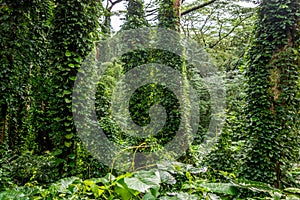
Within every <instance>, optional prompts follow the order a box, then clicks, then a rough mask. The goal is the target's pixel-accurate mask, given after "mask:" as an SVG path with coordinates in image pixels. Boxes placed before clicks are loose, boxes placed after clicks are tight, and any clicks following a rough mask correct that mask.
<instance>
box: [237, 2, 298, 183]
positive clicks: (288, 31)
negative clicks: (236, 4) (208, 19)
mask: <svg viewBox="0 0 300 200" xmlns="http://www.w3.org/2000/svg"><path fill="white" fill-rule="evenodd" d="M299 6H300V5H299V0H294V1H286V0H279V1H278V0H264V1H262V3H261V5H260V8H259V15H258V21H257V23H256V35H255V39H254V41H253V44H252V48H251V49H250V50H249V52H248V60H249V64H248V65H249V66H248V69H247V81H248V82H247V83H248V89H247V91H246V92H247V109H246V112H247V131H246V133H245V136H246V138H247V141H246V148H245V152H243V153H246V154H247V157H246V159H245V162H244V165H243V166H242V168H241V176H243V177H244V178H247V179H250V180H255V181H262V182H266V183H269V184H271V185H273V186H275V187H276V188H281V187H283V179H284V178H285V175H286V174H285V172H287V170H289V169H290V167H291V165H292V164H293V162H295V161H296V159H297V149H298V148H299V143H298V142H299V140H298V136H299V133H298V132H299V113H298V111H299V101H298V100H297V98H296V96H297V93H298V91H299V87H298V85H299V75H298V73H299V54H298V53H297V52H299V14H300V13H299Z"/></svg>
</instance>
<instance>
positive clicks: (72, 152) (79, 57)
mask: <svg viewBox="0 0 300 200" xmlns="http://www.w3.org/2000/svg"><path fill="white" fill-rule="evenodd" d="M54 3H55V9H54V10H53V15H54V17H53V21H52V26H53V28H52V32H51V49H52V53H51V54H52V59H53V60H52V63H51V77H50V79H51V80H50V82H51V88H49V90H50V91H49V95H50V97H49V102H47V103H46V104H47V105H46V106H47V109H48V114H49V117H50V118H51V124H50V126H51V132H50V138H51V141H52V142H53V144H55V146H54V148H55V149H56V151H57V156H58V162H59V163H60V165H59V166H60V167H59V169H60V174H61V175H63V174H64V173H66V172H68V173H69V174H72V173H75V170H76V158H77V156H78V155H77V153H76V147H77V146H76V145H75V141H78V139H77V138H76V130H75V126H74V122H73V119H72V110H71V106H72V89H73V84H74V80H75V78H76V74H77V72H78V69H79V68H80V64H81V62H82V61H83V59H84V58H85V56H86V55H87V54H88V53H89V51H90V49H91V47H92V45H93V41H94V40H95V39H97V35H96V34H95V31H96V29H97V26H98V24H97V17H98V14H97V12H98V9H97V8H98V7H99V6H100V5H99V2H98V1H94V0H72V1H63V0H57V1H54Z"/></svg>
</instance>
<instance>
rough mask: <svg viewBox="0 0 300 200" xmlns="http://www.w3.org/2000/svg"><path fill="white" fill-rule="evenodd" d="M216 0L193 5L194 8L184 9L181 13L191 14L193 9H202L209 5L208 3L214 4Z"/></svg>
mask: <svg viewBox="0 0 300 200" xmlns="http://www.w3.org/2000/svg"><path fill="white" fill-rule="evenodd" d="M215 1H217V0H210V1H208V2H206V3H203V4H201V5H198V6H195V7H193V8H190V9H188V10H186V11H183V12H182V13H181V16H183V15H186V14H189V13H190V12H193V11H195V10H198V9H200V8H204V7H205V6H208V5H210V4H212V3H214V2H215Z"/></svg>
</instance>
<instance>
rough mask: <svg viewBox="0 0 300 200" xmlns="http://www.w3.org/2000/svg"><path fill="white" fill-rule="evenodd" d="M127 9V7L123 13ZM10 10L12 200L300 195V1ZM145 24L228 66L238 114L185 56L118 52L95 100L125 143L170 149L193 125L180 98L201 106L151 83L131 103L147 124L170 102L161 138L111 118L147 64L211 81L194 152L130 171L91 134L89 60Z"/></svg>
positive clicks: (2, 40)
mask: <svg viewBox="0 0 300 200" xmlns="http://www.w3.org/2000/svg"><path fill="white" fill-rule="evenodd" d="M121 4H123V5H125V8H126V9H124V10H120V9H116V8H117V7H118V6H119V5H121ZM247 5H251V6H247ZM0 13H1V14H0V27H1V31H0V83H1V84H0V115H1V117H0V166H1V167H0V199H3V200H6V199H7V200H10V199H16V200H20V199H49V200H50V199H122V200H127V199H128V200H129V199H143V200H152V199H153V200H154V199H161V200H169V199H170V200H171V199H179V200H186V199H214V200H215V199H295V200H296V199H300V154H299V153H300V152H299V144H300V127H299V122H300V121H299V114H300V110H299V106H300V104H299V100H300V99H299V98H300V96H299V95H300V93H299V91H300V90H299V86H300V83H299V70H300V51H299V50H300V1H299V0H258V1H250V0H248V1H247V0H243V1H242V0H241V1H239V0H198V1H187V0H153V1H152V0H151V1H143V0H0ZM116 16H118V17H121V18H122V20H123V23H122V25H121V26H120V30H116V29H115V28H113V27H114V20H113V18H114V17H116ZM141 28H153V29H154V28H161V29H165V30H169V31H173V32H175V33H178V35H180V37H174V38H160V39H161V41H160V42H161V43H168V42H171V44H172V45H174V46H172V47H173V48H174V49H177V50H178V51H181V52H183V51H184V50H185V48H184V45H183V46H182V45H181V44H182V43H183V42H182V41H183V39H182V38H188V39H190V40H192V41H194V42H195V44H197V45H199V46H200V47H201V48H202V50H205V51H206V52H207V53H206V54H205V55H208V57H209V58H208V60H209V66H210V67H212V68H213V69H214V70H215V71H216V72H218V74H221V75H220V76H221V77H222V80H223V82H222V83H224V87H225V89H226V96H225V99H224V104H225V109H224V112H220V113H214V112H213V110H214V109H215V108H214V104H213V103H212V102H211V101H210V95H211V94H210V93H209V91H208V89H207V87H206V86H205V84H204V83H203V78H204V77H201V76H200V75H199V76H192V75H195V74H196V75H197V71H195V70H194V69H195V68H193V65H192V64H191V63H189V62H188V61H187V60H185V59H184V56H180V55H177V54H175V53H172V52H168V51H166V50H161V49H142V48H141V49H137V50H134V51H130V52H127V53H125V54H123V55H121V56H119V57H116V58H112V59H111V61H108V62H105V63H103V65H102V67H104V66H105V69H106V70H105V72H103V74H102V76H101V77H100V78H99V80H98V82H97V84H96V92H95V97H93V98H94V101H95V104H94V105H93V106H94V108H95V113H96V115H97V123H98V124H99V125H101V127H102V129H103V132H104V134H105V136H106V137H107V138H108V140H109V141H111V142H113V143H114V144H117V145H118V146H119V147H120V149H121V151H129V152H131V153H132V154H133V156H135V155H137V153H147V152H154V153H155V152H157V154H158V155H159V154H160V152H161V150H162V149H164V146H165V145H167V144H168V142H169V141H171V140H172V139H173V138H174V135H175V134H176V131H177V129H178V128H179V124H180V123H181V120H182V119H185V118H184V117H185V116H183V115H182V113H180V107H181V106H182V105H180V103H182V102H184V104H186V105H185V106H187V107H189V106H192V105H191V103H190V102H189V101H180V100H179V99H177V98H176V95H174V93H173V92H172V91H171V90H169V89H168V87H166V85H165V86H164V85H159V84H148V85H144V86H142V87H140V88H138V89H137V90H136V91H135V92H134V93H133V95H132V97H131V98H130V101H129V104H128V109H129V113H130V116H131V118H132V119H133V121H134V122H135V123H136V124H138V125H139V126H142V127H143V126H147V125H148V124H149V123H151V113H150V114H149V110H150V108H151V107H152V106H153V105H154V104H156V103H159V104H160V105H161V106H162V107H164V108H165V111H166V113H165V114H166V123H165V124H164V126H163V128H162V129H161V130H160V131H159V132H158V133H157V134H156V135H148V136H146V137H143V138H138V137H135V136H134V135H130V134H127V133H126V132H125V131H123V129H122V128H121V127H120V126H119V124H117V123H116V122H115V121H114V118H112V117H111V116H112V107H111V105H112V96H113V92H114V89H115V87H116V85H117V83H118V80H119V79H120V77H121V76H122V75H124V74H126V73H127V72H130V70H133V69H134V68H135V67H137V66H140V65H143V64H149V63H159V64H161V65H165V66H169V67H170V69H175V70H177V71H179V72H180V73H181V74H183V77H185V78H186V79H187V78H190V77H197V78H196V79H193V84H194V85H195V86H197V87H198V90H197V91H198V92H199V95H200V98H199V99H198V101H197V107H199V108H197V109H199V112H200V113H201V117H200V120H199V122H198V123H197V133H196V135H195V137H194V138H193V140H192V141H191V142H187V143H184V144H183V145H185V146H187V148H186V149H185V150H184V151H183V152H181V153H182V155H179V156H177V157H176V156H174V155H168V158H166V159H165V160H161V161H160V162H157V163H155V166H151V167H150V166H137V165H136V163H135V162H134V161H135V160H134V158H133V161H132V162H131V164H132V165H130V166H127V165H125V164H124V168H123V169H119V168H118V169H117V168H115V167H114V163H111V165H107V163H103V162H101V160H99V159H97V156H95V155H94V154H93V151H90V149H89V148H88V146H89V145H86V143H85V142H84V141H85V140H84V138H82V137H80V135H79V133H78V130H79V129H78V127H77V126H75V125H76V122H75V120H74V112H75V113H79V114H80V109H79V108H80V107H76V106H74V94H75V93H74V91H73V90H74V84H75V81H76V80H77V79H78V76H77V75H78V73H79V74H80V73H83V71H84V70H82V68H81V66H82V65H84V63H86V62H85V61H86V60H88V61H89V63H92V62H94V61H95V58H94V57H91V56H89V55H91V54H90V53H91V52H93V53H94V54H96V57H101V56H103V55H104V54H105V53H107V52H109V51H110V49H111V48H114V46H106V47H103V46H102V49H101V48H100V49H99V48H98V46H97V45H98V44H100V43H101V42H103V41H107V40H110V39H111V38H114V37H116V36H117V35H118V34H123V33H125V34H126V33H127V32H128V31H131V30H137V29H141ZM144 30H148V29H144ZM145 35H147V33H145ZM123 42H125V41H123ZM126 42H127V41H126ZM140 42H141V43H143V42H144V41H140ZM118 45H119V46H122V41H120V43H119V44H116V45H115V46H118ZM201 55H202V54H201ZM196 56H197V55H196ZM106 57H109V55H106ZM89 59H90V60H89ZM201 59H202V58H201ZM203 59H204V58H203ZM205 61H207V60H205ZM87 69H89V68H88V67H87ZM100 69H101V67H100ZM151 73H152V72H151ZM170 73H171V72H170ZM166 74H168V72H167V73H166ZM191 74H192V75H191ZM150 77H151V76H150ZM184 80H185V79H184ZM132 81H133V85H134V81H135V79H133V80H132ZM175 81H176V80H175ZM131 83H132V82H131ZM184 84H186V82H184V81H183V85H184ZM185 86H186V85H185ZM81 89H82V88H81ZM124 91H126V90H124ZM184 92H186V90H183V95H188V94H187V93H184ZM124 93H126V92H124ZM77 97H78V98H79V97H80V96H77ZM81 106H82V105H81ZM83 106H84V105H83ZM78 110H79V111H78ZM150 111H151V110H150ZM192 112H193V110H192V111H191V113H192ZM216 114H217V115H218V117H219V118H221V119H222V122H220V123H222V125H223V126H222V129H221V130H218V131H216V132H219V134H218V137H217V140H216V142H215V143H213V145H212V146H211V148H210V150H209V151H208V149H207V148H205V147H204V146H203V143H205V134H206V133H207V132H208V131H209V129H210V128H209V127H210V121H211V120H212V119H213V117H214V115H216ZM182 116H183V117H182ZM187 126H188V125H187ZM91 142H97V141H92V140H91ZM105 156H106V155H105ZM107 156H109V155H107ZM175 157H176V159H175ZM114 159H115V160H116V161H117V160H118V158H117V157H116V158H114ZM147 162H148V161H146V164H147Z"/></svg>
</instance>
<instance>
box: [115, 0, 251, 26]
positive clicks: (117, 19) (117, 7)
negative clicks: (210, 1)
mask: <svg viewBox="0 0 300 200" xmlns="http://www.w3.org/2000/svg"><path fill="white" fill-rule="evenodd" d="M149 1H150V0H144V2H145V3H147V2H149ZM195 1H198V0H185V1H184V4H189V3H193V2H195ZM125 2H126V1H124V2H121V3H118V4H116V5H115V6H114V7H113V9H112V11H120V10H125V9H126V7H125V5H126V4H125ZM237 4H239V5H241V6H244V7H254V6H255V5H254V4H253V3H247V2H241V1H240V2H239V3H237ZM123 17H124V16H123ZM120 18H122V17H121V16H113V17H112V18H111V25H112V27H113V30H114V31H118V30H119V29H120V25H122V24H123V20H121V19H120Z"/></svg>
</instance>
